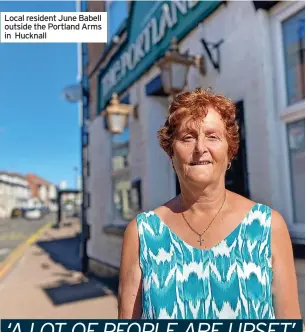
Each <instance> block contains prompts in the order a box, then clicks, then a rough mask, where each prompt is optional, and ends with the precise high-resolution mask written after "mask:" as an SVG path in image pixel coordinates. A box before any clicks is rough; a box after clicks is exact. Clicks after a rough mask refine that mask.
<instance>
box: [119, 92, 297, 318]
mask: <svg viewBox="0 0 306 332" xmlns="http://www.w3.org/2000/svg"><path fill="white" fill-rule="evenodd" d="M235 114H236V110H235V105H234V104H233V103H232V102H231V101H230V100H229V99H227V98H225V97H224V96H222V95H216V94H213V93H212V92H210V91H205V90H202V89H197V90H196V91H194V92H186V93H182V94H180V95H178V96H177V97H176V98H175V99H174V100H173V102H172V104H171V106H170V108H169V115H168V118H167V121H166V122H165V125H164V126H163V127H162V128H161V129H160V130H159V132H158V137H159V142H160V145H161V147H162V148H163V149H164V151H165V152H166V153H167V154H168V156H169V157H170V158H171V160H172V164H173V167H174V169H175V171H176V174H177V176H178V179H179V182H180V187H181V194H180V195H178V196H177V197H174V198H173V199H172V200H170V201H169V202H167V203H165V204H164V205H162V206H160V207H157V208H156V209H155V210H154V211H149V212H144V213H141V214H139V215H138V216H137V217H136V219H134V220H133V221H131V223H130V224H129V225H128V227H127V229H126V231H125V234H124V240H123V249H122V256H121V270H120V282H119V297H118V300H119V318H124V319H129V318H134V319H136V318H145V319H158V318H173V319H180V318H184V319H273V318H281V319H286V318H301V314H300V309H299V303H298V291H297V280H296V274H295V267H294V260H293V254H292V246H291V241H290V237H289V234H288V230H287V227H286V223H285V221H284V220H283V218H282V217H281V215H280V214H279V213H278V212H276V211H274V210H272V209H271V208H270V207H268V206H266V205H263V204H259V203H255V202H253V201H251V200H249V199H247V198H245V197H243V196H240V195H237V194H235V193H233V192H230V191H228V190H226V188H225V173H226V170H227V169H229V167H230V165H231V160H232V159H233V158H234V157H235V155H236V153H237V151H238V143H239V142H238V126H237V124H236V121H235ZM160 190H163V188H160Z"/></svg>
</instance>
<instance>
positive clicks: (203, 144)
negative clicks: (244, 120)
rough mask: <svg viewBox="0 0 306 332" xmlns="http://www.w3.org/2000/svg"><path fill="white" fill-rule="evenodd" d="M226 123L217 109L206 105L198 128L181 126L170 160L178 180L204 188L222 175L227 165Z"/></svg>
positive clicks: (216, 181) (215, 181)
mask: <svg viewBox="0 0 306 332" xmlns="http://www.w3.org/2000/svg"><path fill="white" fill-rule="evenodd" d="M225 134H226V132H225V125H224V122H223V121H222V118H221V116H220V114H219V113H218V112H216V111H215V110H214V109H213V108H212V107H209V108H208V113H207V115H206V117H204V118H203V120H202V121H201V124H200V126H199V127H198V128H195V126H194V128H192V127H190V126H186V123H185V124H184V123H182V126H181V128H180V130H179V132H178V134H177V136H176V138H175V140H174V143H173V156H172V161H173V164H174V167H175V170H176V173H177V175H178V177H179V179H180V181H183V182H185V181H187V182H192V183H194V184H196V185H197V186H200V187H203V186H207V185H210V184H214V183H218V182H219V180H220V178H221V177H223V178H224V174H225V172H226V168H227V165H228V161H229V160H228V143H227V140H226V136H225Z"/></svg>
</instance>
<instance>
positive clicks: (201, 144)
mask: <svg viewBox="0 0 306 332" xmlns="http://www.w3.org/2000/svg"><path fill="white" fill-rule="evenodd" d="M206 150H207V147H206V142H205V138H199V139H198V140H197V143H196V146H195V152H196V153H199V154H201V155H202V154H203V153H204V152H205V151H206Z"/></svg>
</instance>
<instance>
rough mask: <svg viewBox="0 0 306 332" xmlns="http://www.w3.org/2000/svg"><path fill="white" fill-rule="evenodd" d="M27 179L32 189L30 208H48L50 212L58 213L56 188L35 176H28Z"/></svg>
mask: <svg viewBox="0 0 306 332" xmlns="http://www.w3.org/2000/svg"><path fill="white" fill-rule="evenodd" d="M26 178H27V180H28V182H29V186H30V187H31V189H32V197H31V200H30V207H37V208H41V207H47V208H48V209H49V210H50V211H56V209H57V207H56V198H57V188H56V186H55V185H54V184H53V183H50V182H48V181H46V180H45V179H43V178H41V177H39V176H38V175H35V174H27V175H26Z"/></svg>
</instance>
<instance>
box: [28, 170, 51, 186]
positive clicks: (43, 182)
mask: <svg viewBox="0 0 306 332" xmlns="http://www.w3.org/2000/svg"><path fill="white" fill-rule="evenodd" d="M26 178H27V180H28V181H29V182H32V183H33V184H36V185H45V186H47V185H50V184H52V183H51V182H49V181H47V180H45V179H43V178H42V177H40V176H38V175H36V174H32V173H28V174H27V175H26Z"/></svg>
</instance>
